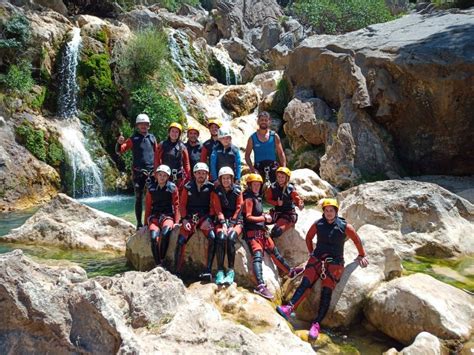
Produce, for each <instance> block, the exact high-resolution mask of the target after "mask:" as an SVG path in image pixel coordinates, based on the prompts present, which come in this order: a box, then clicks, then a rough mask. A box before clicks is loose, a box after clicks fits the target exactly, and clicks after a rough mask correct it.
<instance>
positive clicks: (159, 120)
mask: <svg viewBox="0 0 474 355" xmlns="http://www.w3.org/2000/svg"><path fill="white" fill-rule="evenodd" d="M131 102H132V106H131V117H136V116H137V115H138V114H139V113H146V114H147V115H148V116H150V120H151V128H150V131H151V132H152V133H153V134H154V135H155V136H156V137H157V139H160V140H161V139H164V138H166V136H167V134H168V125H169V124H170V123H171V122H181V123H183V122H184V114H183V112H182V110H181V108H180V107H179V105H178V104H177V103H176V102H175V101H174V100H173V99H172V98H171V97H169V96H167V95H166V94H165V92H163V91H162V90H160V89H159V88H156V87H155V86H153V85H152V84H145V85H143V86H142V87H140V88H138V89H136V90H134V91H132V94H131Z"/></svg>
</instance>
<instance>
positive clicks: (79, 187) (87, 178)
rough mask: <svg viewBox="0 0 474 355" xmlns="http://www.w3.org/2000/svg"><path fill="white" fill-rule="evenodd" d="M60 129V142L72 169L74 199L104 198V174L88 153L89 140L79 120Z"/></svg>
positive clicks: (72, 121)
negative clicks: (87, 197)
mask: <svg viewBox="0 0 474 355" xmlns="http://www.w3.org/2000/svg"><path fill="white" fill-rule="evenodd" d="M68 123H69V124H68V125H65V126H61V125H60V128H59V132H60V141H61V144H62V146H63V149H64V152H65V153H66V156H67V161H68V164H69V165H70V167H71V172H72V176H71V180H72V197H74V198H75V197H79V196H103V194H104V185H103V182H102V172H101V170H100V169H99V167H98V166H97V164H96V163H95V162H94V160H93V159H92V157H91V155H90V153H89V152H88V151H87V149H86V146H87V145H88V142H87V139H86V137H85V136H84V134H83V133H82V130H81V125H80V122H79V120H78V119H71V120H68Z"/></svg>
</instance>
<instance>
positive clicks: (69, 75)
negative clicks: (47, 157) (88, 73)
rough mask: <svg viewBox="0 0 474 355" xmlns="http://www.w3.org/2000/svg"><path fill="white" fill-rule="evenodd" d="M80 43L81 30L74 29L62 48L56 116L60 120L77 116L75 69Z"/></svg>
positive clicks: (77, 88) (77, 89)
mask: <svg viewBox="0 0 474 355" xmlns="http://www.w3.org/2000/svg"><path fill="white" fill-rule="evenodd" d="M81 42H82V40H81V30H80V29H79V28H77V27H74V28H73V30H72V39H71V40H70V41H69V42H68V43H67V44H66V46H65V48H64V52H63V55H62V57H61V63H60V67H59V85H60V86H59V97H58V116H59V117H62V118H69V117H73V116H75V115H76V114H77V93H78V91H79V87H78V85H77V81H76V69H77V61H78V57H79V50H80V48H81Z"/></svg>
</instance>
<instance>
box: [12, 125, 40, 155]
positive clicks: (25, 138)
mask: <svg viewBox="0 0 474 355" xmlns="http://www.w3.org/2000/svg"><path fill="white" fill-rule="evenodd" d="M15 132H16V134H17V137H18V140H19V142H20V143H21V144H23V145H24V146H25V147H26V149H28V150H29V151H30V152H31V154H33V155H34V156H35V157H36V158H38V159H39V160H42V161H45V160H46V141H45V139H44V132H43V131H42V130H40V129H35V128H34V127H33V126H32V125H31V123H29V122H27V121H24V122H23V123H22V124H21V125H19V126H18V127H17V128H16V130H15Z"/></svg>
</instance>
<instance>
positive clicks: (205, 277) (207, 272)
mask: <svg viewBox="0 0 474 355" xmlns="http://www.w3.org/2000/svg"><path fill="white" fill-rule="evenodd" d="M199 278H200V279H202V280H203V281H209V282H212V273H211V270H205V271H203V272H202V273H200V274H199Z"/></svg>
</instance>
